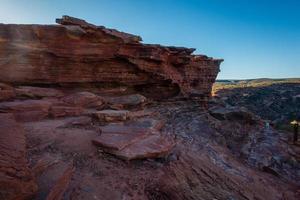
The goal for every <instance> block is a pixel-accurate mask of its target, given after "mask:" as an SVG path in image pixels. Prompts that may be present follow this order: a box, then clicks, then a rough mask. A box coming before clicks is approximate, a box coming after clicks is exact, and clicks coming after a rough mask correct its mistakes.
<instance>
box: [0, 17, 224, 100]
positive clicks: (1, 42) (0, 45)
mask: <svg viewBox="0 0 300 200" xmlns="http://www.w3.org/2000/svg"><path fill="white" fill-rule="evenodd" d="M57 22H58V23H59V24H61V25H59V26H57V25H16V24H9V25H6V24H0V51H1V54H0V60H1V62H0V68H1V74H0V81H1V82H8V83H14V84H31V85H34V84H52V85H54V84H58V85H66V84H69V85H72V84H75V83H82V84H84V83H94V84H96V83H106V84H108V83H111V84H115V83H117V84H119V85H127V86H132V87H133V88H134V89H137V90H140V91H141V92H144V93H145V94H148V96H151V95H153V96H158V97H159V98H161V97H168V96H174V95H178V92H180V93H182V94H183V95H185V96H198V97H199V99H201V100H202V101H203V102H204V103H205V102H206V101H207V98H208V97H209V96H210V90H211V87H212V84H213V82H214V80H215V78H216V76H217V73H218V72H219V65H220V63H221V62H222V60H220V59H213V58H209V57H207V56H203V55H193V54H192V52H193V51H194V50H195V49H188V48H183V47H165V46H160V45H149V44H142V43H140V40H141V39H140V37H138V36H134V35H131V34H127V33H123V32H119V31H116V30H112V29H107V28H105V27H102V26H96V25H92V24H89V23H87V22H85V21H83V20H79V19H76V18H72V17H68V16H64V17H63V18H62V19H59V20H57ZM28 66H30V67H28ZM172 91H173V92H172ZM157 92H158V93H160V95H157Z"/></svg>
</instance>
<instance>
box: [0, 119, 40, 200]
mask: <svg viewBox="0 0 300 200" xmlns="http://www.w3.org/2000/svg"><path fill="white" fill-rule="evenodd" d="M0 130H1V134H0V199H5V200H12V199H31V198H32V197H33V196H34V194H35V192H36V191H37V186H36V183H35V181H34V178H33V176H32V173H31V171H30V170H29V168H28V167H27V160H26V157H25V156H26V143H25V135H24V131H23V128H22V127H21V126H20V125H19V124H18V123H17V122H16V121H15V119H14V116H13V115H12V114H0Z"/></svg>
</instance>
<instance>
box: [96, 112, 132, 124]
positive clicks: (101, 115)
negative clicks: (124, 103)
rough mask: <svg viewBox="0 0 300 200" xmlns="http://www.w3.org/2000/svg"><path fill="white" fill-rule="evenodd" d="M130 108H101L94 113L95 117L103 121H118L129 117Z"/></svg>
mask: <svg viewBox="0 0 300 200" xmlns="http://www.w3.org/2000/svg"><path fill="white" fill-rule="evenodd" d="M128 114H129V111H128V110H101V111H97V112H94V113H93V117H94V118H96V119H97V120H99V121H101V122H118V121H125V120H127V119H128Z"/></svg>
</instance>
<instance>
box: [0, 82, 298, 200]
mask: <svg viewBox="0 0 300 200" xmlns="http://www.w3.org/2000/svg"><path fill="white" fill-rule="evenodd" d="M2 88H6V89H2V90H1V91H2V92H3V93H5V94H8V95H7V96H6V98H5V100H3V101H2V102H1V103H0V112H1V114H0V120H1V123H0V124H1V130H2V132H3V133H5V135H3V134H2V135H1V146H0V147H1V161H2V162H1V167H0V170H1V171H0V173H1V174H2V176H3V178H2V179H1V180H2V181H1V184H0V185H1V186H0V188H1V193H0V194H1V199H26V198H27V199H48V200H49V199H55V200H57V199H66V200H67V199H116V200H118V199H150V200H152V199H153V200H154V199H155V200H156V199H172V200H173V199H178V200H179V199H180V200H181V199H205V200H206V199H219V200H221V199H224V200H225V199H262V200H265V199H289V200H290V199H299V194H300V193H299V192H300V191H299V183H300V179H299V176H300V174H299V172H300V166H299V159H300V158H299V153H300V148H299V146H296V145H291V144H290V143H289V140H288V138H287V137H286V135H285V134H281V133H280V132H278V131H276V130H274V129H272V128H269V129H266V128H264V124H263V122H262V120H261V119H260V118H259V117H258V116H256V115H254V114H252V113H250V112H248V111H247V110H244V109H241V108H239V107H224V106H222V105H220V104H219V103H211V105H210V107H209V109H208V110H207V109H205V108H203V105H202V104H199V103H197V101H192V100H183V99H170V100H165V101H162V102H156V101H151V100H149V99H146V98H145V97H143V96H142V95H139V94H132V93H130V92H128V91H126V89H124V88H123V89H122V90H118V89H105V90H99V91H97V92H95V91H94V92H91V91H86V89H78V88H77V89H76V91H73V90H67V91H66V90H64V89H61V88H40V87H29V86H22V87H12V86H8V85H5V87H4V84H3V86H2ZM2 97H3V99H4V95H3V96H2ZM2 132H1V133H2ZM14 135H15V136H14ZM12 137H13V138H15V139H12ZM17 138H18V139H17ZM25 144H26V146H25ZM14 146H17V147H18V148H16V149H14V148H11V147H14ZM10 149H11V150H10ZM12 152H14V153H12ZM25 153H26V154H25ZM17 158H18V159H17ZM26 162H28V163H29V165H28V167H25V166H26V164H25V163H26ZM16 166H18V167H19V168H16ZM12 170H16V171H18V173H17V174H16V173H14V172H13V171H12ZM9 184H10V185H11V187H9ZM12 185H14V187H12ZM12 188H13V189H12Z"/></svg>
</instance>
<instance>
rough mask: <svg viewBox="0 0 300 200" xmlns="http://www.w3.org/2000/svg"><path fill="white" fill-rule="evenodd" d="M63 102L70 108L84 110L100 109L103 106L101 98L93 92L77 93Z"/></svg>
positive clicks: (65, 98)
mask: <svg viewBox="0 0 300 200" xmlns="http://www.w3.org/2000/svg"><path fill="white" fill-rule="evenodd" d="M62 102H64V103H66V104H67V105H70V106H79V107H84V108H91V107H98V106H101V105H102V104H103V102H102V100H101V98H100V97H99V96H97V95H96V94H94V93H91V92H77V93H74V94H70V95H68V96H66V97H63V98H62Z"/></svg>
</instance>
